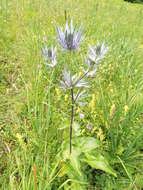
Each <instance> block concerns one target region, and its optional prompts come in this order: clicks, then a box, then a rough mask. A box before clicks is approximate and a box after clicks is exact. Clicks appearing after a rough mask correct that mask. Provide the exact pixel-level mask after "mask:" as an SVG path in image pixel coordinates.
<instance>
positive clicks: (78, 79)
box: [42, 19, 109, 153]
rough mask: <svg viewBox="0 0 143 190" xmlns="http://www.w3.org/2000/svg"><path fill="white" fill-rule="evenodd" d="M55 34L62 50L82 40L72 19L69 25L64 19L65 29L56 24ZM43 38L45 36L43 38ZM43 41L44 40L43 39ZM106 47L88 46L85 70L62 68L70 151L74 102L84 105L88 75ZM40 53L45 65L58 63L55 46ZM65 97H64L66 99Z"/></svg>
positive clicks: (103, 53) (72, 47) (77, 45)
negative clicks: (68, 105)
mask: <svg viewBox="0 0 143 190" xmlns="http://www.w3.org/2000/svg"><path fill="white" fill-rule="evenodd" d="M56 30H57V35H58V42H59V45H60V47H61V49H62V50H68V51H77V50H79V47H80V44H81V42H82V40H83V33H82V28H81V26H80V28H79V29H78V28H77V27H74V26H73V19H71V22H70V25H69V24H68V21H67V20H66V24H65V29H64V30H62V28H61V27H59V26H56ZM44 39H45V38H44ZM44 42H46V41H45V40H44ZM108 49H109V48H108V47H106V46H105V43H104V42H103V43H102V44H100V43H99V42H98V43H97V45H96V46H93V47H92V46H91V45H89V46H88V53H87V55H86V59H85V66H86V68H87V67H88V69H87V70H85V69H84V70H83V71H82V73H83V74H80V75H79V73H76V74H73V73H72V71H71V70H69V69H68V67H67V66H66V65H65V66H64V69H63V72H62V74H63V76H62V79H61V80H60V84H59V85H60V88H61V89H64V90H70V91H71V123H70V135H69V136H70V153H71V151H72V124H73V117H74V104H75V103H77V104H79V105H80V106H85V105H86V104H87V101H85V98H87V93H86V88H88V87H89V77H95V76H96V71H97V68H98V65H99V64H100V63H101V61H102V60H103V59H104V58H105V56H106V54H107V52H108ZM42 54H43V57H44V62H45V64H46V66H47V67H55V66H56V65H57V63H58V61H57V56H56V48H53V47H51V48H48V47H47V46H45V48H42ZM66 99H67V98H65V100H66ZM91 108H92V112H94V97H93V101H92V102H91ZM80 118H84V114H82V113H81V114H80ZM87 129H89V130H90V129H92V125H91V124H88V125H87Z"/></svg>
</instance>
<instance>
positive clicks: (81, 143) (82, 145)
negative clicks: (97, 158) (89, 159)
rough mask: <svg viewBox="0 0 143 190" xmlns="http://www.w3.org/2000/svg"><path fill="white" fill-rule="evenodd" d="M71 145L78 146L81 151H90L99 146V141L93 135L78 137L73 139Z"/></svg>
mask: <svg viewBox="0 0 143 190" xmlns="http://www.w3.org/2000/svg"><path fill="white" fill-rule="evenodd" d="M73 145H75V146H78V147H79V149H80V151H81V152H84V153H85V152H90V151H91V150H94V149H96V148H98V147H99V146H100V142H99V141H98V140H97V139H95V138H93V137H78V138H74V139H73Z"/></svg>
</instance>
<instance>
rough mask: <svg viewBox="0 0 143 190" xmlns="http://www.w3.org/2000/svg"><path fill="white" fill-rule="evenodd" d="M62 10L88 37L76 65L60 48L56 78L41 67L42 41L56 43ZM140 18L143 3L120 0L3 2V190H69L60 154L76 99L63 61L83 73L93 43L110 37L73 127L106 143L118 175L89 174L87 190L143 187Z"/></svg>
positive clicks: (0, 185)
mask: <svg viewBox="0 0 143 190" xmlns="http://www.w3.org/2000/svg"><path fill="white" fill-rule="evenodd" d="M64 10H67V14H68V18H70V17H73V19H74V22H76V23H77V24H80V23H82V25H83V26H84V35H85V37H84V41H83V43H82V45H81V48H80V51H79V52H78V53H77V55H76V56H74V53H73V59H72V60H71V59H70V58H69V57H70V56H69V55H67V54H66V53H60V49H59V48H58V69H57V72H55V71H54V70H53V71H52V70H47V68H45V66H44V64H43V58H42V55H41V45H42V38H43V35H44V34H46V36H47V42H48V45H49V46H51V45H52V44H54V45H57V34H56V30H55V25H56V24H57V23H58V24H60V25H61V24H63V25H64V23H65V18H64ZM142 18H143V6H142V5H139V4H130V3H127V2H124V1H122V0H108V1H106V0H101V1H98V0H75V1H74V0H66V1H64V0H53V1H52V0H41V1H38V0H37V1H34V0H30V1H25V0H1V2H0V142H1V143H0V189H2V190H7V189H10V190H14V189H16V190H17V189H20V190H33V189H35V190H36V189H37V190H38V189H39V190H44V189H45V190H49V189H53V190H56V189H68V187H67V183H68V182H69V181H68V179H67V177H61V178H60V177H59V176H60V172H61V166H62V160H61V159H60V158H59V159H57V157H56V155H57V154H58V152H59V150H60V145H61V143H62V141H63V139H64V138H65V136H66V135H67V133H66V130H67V129H66V126H67V125H69V114H70V110H69V108H68V107H69V105H70V97H69V94H68V93H66V94H65V92H63V91H61V90H60V89H59V86H58V79H59V77H61V68H62V67H63V65H64V63H65V62H66V63H67V64H72V65H73V67H74V68H77V67H78V68H79V71H80V69H81V66H82V65H83V62H84V57H83V56H82V54H86V52H87V45H88V44H91V45H94V44H96V43H97V41H98V40H99V41H103V40H104V39H105V40H106V43H107V44H108V46H109V47H110V51H109V53H108V56H107V58H106V59H105V61H104V63H103V64H101V65H100V67H99V70H98V73H97V77H96V80H94V81H93V82H92V88H91V89H90V93H91V94H92V95H91V96H90V97H89V99H88V106H86V108H78V107H77V108H76V115H75V121H76V122H77V123H78V124H79V125H80V128H81V134H82V136H93V137H96V138H98V139H99V140H100V141H101V143H102V151H105V152H106V154H107V157H112V161H111V165H112V167H113V168H114V170H116V172H117V177H112V176H111V175H109V174H107V173H105V172H99V171H98V170H97V171H96V170H92V169H91V168H87V169H88V170H87V176H88V179H89V184H88V189H99V190H100V189H101V190H102V189H103V190H113V189H118V190H120V189H121V190H122V189H129V190H130V189H142V188H143V183H142V181H143V159H142V157H143V154H142V150H143V149H142V147H143V141H142V139H143V124H142V123H143V95H142V94H143V19H142ZM65 95H66V96H65ZM79 113H84V114H85V118H84V120H81V119H80V118H79ZM89 123H90V124H91V125H92V126H93V129H92V130H91V131H89V130H88V129H87V128H86V126H87V124H89ZM79 143H80V142H79ZM75 190H80V189H75Z"/></svg>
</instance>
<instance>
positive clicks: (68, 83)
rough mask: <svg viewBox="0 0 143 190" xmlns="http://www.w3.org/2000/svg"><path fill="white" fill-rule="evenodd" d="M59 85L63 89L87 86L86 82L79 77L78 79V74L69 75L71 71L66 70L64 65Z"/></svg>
mask: <svg viewBox="0 0 143 190" xmlns="http://www.w3.org/2000/svg"><path fill="white" fill-rule="evenodd" d="M60 87H61V88H63V89H71V88H73V87H77V88H81V87H85V88H87V87H88V83H87V82H86V81H85V80H83V79H81V80H79V77H78V74H75V75H73V76H72V75H71V72H70V71H68V70H67V68H66V66H65V67H64V70H63V80H61V81H60Z"/></svg>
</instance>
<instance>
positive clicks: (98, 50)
mask: <svg viewBox="0 0 143 190" xmlns="http://www.w3.org/2000/svg"><path fill="white" fill-rule="evenodd" d="M108 49H109V48H108V47H106V46H105V43H104V42H103V43H102V44H100V43H99V42H98V44H97V46H94V47H92V46H90V45H89V46H88V54H87V57H86V60H85V63H86V64H87V65H88V69H89V70H90V72H88V74H87V76H92V77H94V76H96V71H97V67H98V65H99V63H100V62H101V61H102V60H103V59H104V58H105V56H106V54H107V52H108Z"/></svg>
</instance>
